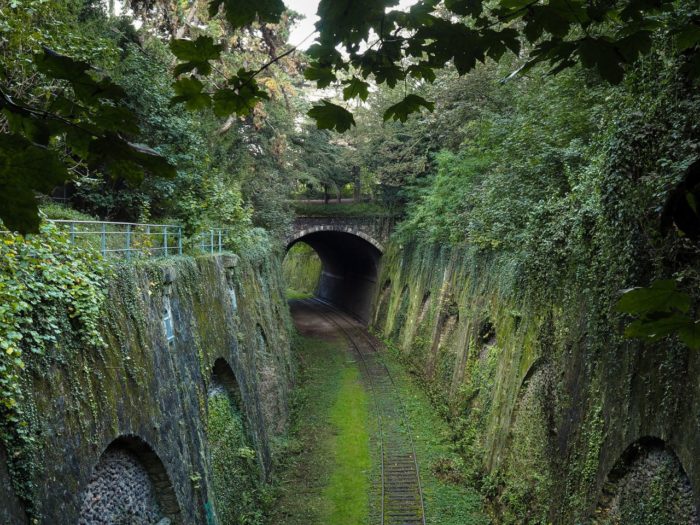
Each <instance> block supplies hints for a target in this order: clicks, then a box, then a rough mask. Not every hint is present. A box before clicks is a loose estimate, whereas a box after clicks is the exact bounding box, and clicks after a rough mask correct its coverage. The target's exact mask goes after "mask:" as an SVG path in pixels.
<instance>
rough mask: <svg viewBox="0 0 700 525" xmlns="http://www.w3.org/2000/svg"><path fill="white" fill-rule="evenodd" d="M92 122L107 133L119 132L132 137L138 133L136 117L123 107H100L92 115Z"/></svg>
mask: <svg viewBox="0 0 700 525" xmlns="http://www.w3.org/2000/svg"><path fill="white" fill-rule="evenodd" d="M93 121H94V122H95V124H97V125H98V126H100V127H101V128H103V129H105V130H109V131H120V132H124V133H131V134H134V135H136V134H137V133H138V132H139V125H138V120H137V118H136V115H135V114H134V112H133V111H131V110H130V109H128V108H125V107H119V106H108V105H104V104H103V105H100V106H99V107H98V109H97V112H96V113H95V115H93Z"/></svg>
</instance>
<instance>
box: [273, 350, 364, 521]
mask: <svg viewBox="0 0 700 525" xmlns="http://www.w3.org/2000/svg"><path fill="white" fill-rule="evenodd" d="M295 346H296V349H297V358H298V360H299V373H298V377H299V387H298V388H297V391H296V399H295V420H294V424H293V427H292V430H291V436H292V437H291V438H290V443H289V446H288V449H287V456H286V461H285V465H284V467H283V470H282V473H281V480H280V489H279V490H280V498H279V502H278V504H277V505H276V509H275V512H274V515H273V517H272V520H271V522H272V523H273V524H275V525H364V524H365V523H366V522H367V515H368V493H369V483H370V482H369V468H370V454H369V436H368V430H367V426H368V417H369V414H368V400H367V394H366V392H365V390H364V386H363V385H362V383H361V381H360V373H359V369H358V366H357V364H356V363H355V362H354V361H352V359H351V355H350V354H349V353H348V351H347V348H346V342H345V341H344V340H342V339H337V340H322V339H316V338H309V337H299V338H298V339H297V341H296V344H295Z"/></svg>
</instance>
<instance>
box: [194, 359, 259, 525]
mask: <svg viewBox="0 0 700 525" xmlns="http://www.w3.org/2000/svg"><path fill="white" fill-rule="evenodd" d="M207 394H208V395H207V427H206V433H207V440H208V442H209V447H208V451H209V465H210V469H211V473H212V485H213V498H212V499H213V503H214V508H215V509H216V516H217V518H218V523H219V524H221V525H234V524H237V523H247V520H248V519H250V518H251V516H253V515H254V514H255V513H256V512H258V511H259V509H260V508H262V506H263V502H261V501H260V494H261V488H262V487H261V484H262V479H263V470H262V461H264V459H263V458H260V457H259V455H258V453H257V452H256V449H255V444H254V439H253V436H252V432H251V431H250V428H249V424H248V421H247V418H246V416H245V413H244V410H243V400H242V395H241V390H240V388H239V386H238V382H237V381H236V376H235V374H234V373H233V370H232V369H231V367H230V366H229V364H228V363H227V362H226V360H224V359H223V358H219V359H217V360H216V361H215V362H214V367H213V369H212V375H211V381H210V383H209V390H208V392H207Z"/></svg>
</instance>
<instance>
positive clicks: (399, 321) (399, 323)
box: [390, 284, 411, 339]
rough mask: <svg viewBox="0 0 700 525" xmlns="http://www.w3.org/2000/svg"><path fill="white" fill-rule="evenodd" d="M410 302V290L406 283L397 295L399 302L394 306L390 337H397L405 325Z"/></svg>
mask: <svg viewBox="0 0 700 525" xmlns="http://www.w3.org/2000/svg"><path fill="white" fill-rule="evenodd" d="M410 304H411V290H410V288H409V287H408V285H407V284H406V285H404V287H403V288H402V289H401V295H400V296H399V302H398V304H397V307H396V313H395V314H394V319H393V323H394V324H393V325H392V327H391V333H390V336H391V338H392V339H398V338H399V336H400V335H401V332H402V331H403V329H404V326H405V325H406V321H407V320H408V307H409V306H410Z"/></svg>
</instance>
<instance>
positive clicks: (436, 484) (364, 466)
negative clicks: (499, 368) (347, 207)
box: [271, 309, 491, 525]
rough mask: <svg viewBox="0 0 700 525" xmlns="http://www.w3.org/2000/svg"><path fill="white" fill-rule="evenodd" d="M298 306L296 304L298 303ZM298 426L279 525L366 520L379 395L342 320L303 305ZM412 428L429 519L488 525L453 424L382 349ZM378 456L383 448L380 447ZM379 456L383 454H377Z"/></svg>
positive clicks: (285, 469)
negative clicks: (342, 331) (453, 437)
mask: <svg viewBox="0 0 700 525" xmlns="http://www.w3.org/2000/svg"><path fill="white" fill-rule="evenodd" d="M293 311H294V309H293ZM295 322H296V324H297V327H298V328H299V330H300V332H301V333H302V334H304V335H305V336H300V337H299V338H298V340H297V343H296V345H295V346H296V354H297V360H298V363H299V370H298V376H297V377H298V386H297V389H296V396H295V402H294V407H295V408H294V411H295V414H294V419H293V420H294V421H295V423H294V425H293V428H292V429H291V438H290V443H289V445H288V447H287V450H286V452H285V454H284V457H285V462H284V465H283V466H282V468H281V469H278V472H281V480H280V494H279V498H278V500H277V502H276V504H275V505H274V508H275V513H274V516H273V519H272V520H271V523H272V524H274V525H366V524H367V522H368V517H369V500H370V496H371V494H370V492H371V482H370V477H371V471H372V465H371V458H372V457H373V455H372V454H371V452H372V451H371V450H370V443H372V442H373V441H371V440H370V433H371V432H373V431H376V429H374V430H373V427H372V425H371V423H372V422H374V419H373V417H374V416H372V415H371V414H370V412H371V405H370V404H371V403H372V402H373V400H372V399H370V398H369V394H368V390H367V387H366V385H365V383H364V382H363V381H362V379H361V373H360V368H359V363H357V362H355V356H354V354H353V352H352V350H350V347H349V346H348V342H347V341H346V340H345V339H344V338H343V337H340V335H339V332H338V329H337V327H335V326H333V325H331V324H329V323H327V322H326V321H324V320H323V319H322V318H321V317H319V316H318V315H317V314H315V313H313V315H310V314H309V312H308V311H307V312H306V314H304V312H303V311H299V310H297V311H296V313H295ZM381 359H382V360H383V361H384V362H385V363H386V365H387V367H388V368H389V370H390V372H391V376H392V377H393V378H394V382H395V384H396V388H397V392H398V395H399V396H400V398H401V399H402V402H403V404H404V406H405V408H406V416H407V418H408V422H409V426H410V428H411V429H412V437H413V441H414V444H415V448H416V457H417V459H418V462H419V464H420V470H421V481H422V486H423V496H424V502H425V511H426V512H425V513H426V524H427V525H489V524H490V523H491V521H490V520H489V518H488V516H487V514H486V512H485V505H484V500H483V498H482V496H481V495H480V494H479V493H478V492H477V491H476V490H475V489H474V488H472V487H470V486H469V483H468V481H467V480H466V479H465V478H464V477H463V476H462V473H461V470H462V469H461V460H460V458H459V456H458V455H457V454H456V453H455V451H454V450H453V449H452V447H451V444H450V439H449V437H450V431H449V428H448V426H447V424H446V422H445V421H444V420H442V419H441V418H440V417H439V416H438V415H437V414H436V411H435V409H434V407H432V405H431V404H430V401H429V400H428V398H427V396H426V395H425V393H424V392H423V390H422V389H421V387H420V385H419V384H418V383H417V382H416V381H414V379H413V378H412V377H411V376H410V375H409V374H408V373H407V372H406V371H405V369H404V367H403V366H402V365H401V364H400V363H399V361H398V359H397V358H396V354H395V352H393V351H391V350H386V351H382V352H381ZM374 456H376V454H374ZM375 459H376V458H375Z"/></svg>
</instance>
